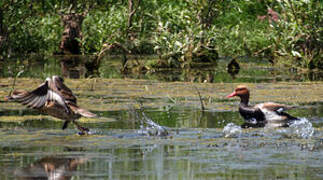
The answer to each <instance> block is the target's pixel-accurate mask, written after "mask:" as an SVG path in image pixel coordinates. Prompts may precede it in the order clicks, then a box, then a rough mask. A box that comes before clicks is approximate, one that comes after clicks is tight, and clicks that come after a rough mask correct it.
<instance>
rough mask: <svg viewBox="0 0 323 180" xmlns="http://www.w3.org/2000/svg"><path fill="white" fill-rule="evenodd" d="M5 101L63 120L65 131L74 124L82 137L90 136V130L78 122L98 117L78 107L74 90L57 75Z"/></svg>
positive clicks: (16, 92) (13, 93) (14, 92)
mask: <svg viewBox="0 0 323 180" xmlns="http://www.w3.org/2000/svg"><path fill="white" fill-rule="evenodd" d="M5 100H6V101H13V102H19V103H21V104H23V105H26V106H27V107H28V108H32V109H36V110H38V111H40V112H41V113H44V114H48V115H50V116H53V117H55V118H58V119H61V120H63V121H64V124H63V126H62V129H63V130H64V129H66V128H67V127H68V124H69V123H70V122H72V123H73V124H74V125H75V126H76V127H77V129H78V130H79V131H80V132H79V134H80V135H85V134H88V132H89V129H88V128H86V127H82V126H81V125H80V124H79V123H78V122H77V120H78V119H79V118H80V117H82V116H83V117H88V118H93V117H96V114H94V113H92V112H90V111H88V110H86V109H82V108H80V107H79V106H78V105H77V99H76V97H75V95H74V94H73V92H72V90H71V89H70V88H68V87H67V86H66V85H65V84H64V79H63V78H62V77H60V76H56V75H55V76H52V77H48V78H46V80H45V82H44V83H42V84H40V85H39V86H38V87H37V88H36V89H34V90H32V91H26V90H14V91H12V93H11V94H10V95H9V96H6V97H5Z"/></svg>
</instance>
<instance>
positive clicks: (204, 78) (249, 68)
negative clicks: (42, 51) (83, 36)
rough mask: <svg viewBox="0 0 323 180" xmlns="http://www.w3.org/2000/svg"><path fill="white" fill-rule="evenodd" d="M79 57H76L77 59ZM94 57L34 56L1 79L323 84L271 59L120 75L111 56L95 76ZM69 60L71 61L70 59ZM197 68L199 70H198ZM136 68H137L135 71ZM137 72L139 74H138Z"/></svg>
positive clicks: (3, 65) (0, 66)
mask: <svg viewBox="0 0 323 180" xmlns="http://www.w3.org/2000/svg"><path fill="white" fill-rule="evenodd" d="M75 57H76V58H75ZM93 58H94V57H93V56H72V57H68V58H66V57H65V56H49V57H47V56H31V57H20V58H13V59H9V60H6V61H3V62H1V61H0V77H13V76H14V75H15V74H16V73H17V72H19V71H22V70H23V71H24V73H22V74H21V76H20V77H33V78H42V79H45V78H46V77H48V76H52V75H61V76H64V77H68V78H82V77H95V76H99V77H101V78H136V79H138V78H139V79H150V80H159V81H170V82H172V81H191V82H213V83H216V82H253V83H259V82H279V81H299V82H303V81H322V80H323V72H322V71H301V70H297V69H293V68H284V67H273V66H272V65H271V64H270V63H268V61H267V60H263V59H250V58H240V59H239V60H238V62H239V64H240V69H239V70H238V71H236V72H233V73H231V74H229V73H228V68H227V65H228V64H229V62H230V60H231V59H230V58H227V59H220V60H219V61H218V62H217V63H204V64H203V63H201V64H196V65H194V66H193V67H192V68H190V69H186V70H180V69H163V68H161V69H157V70H153V71H148V72H137V71H131V72H128V73H120V69H121V58H120V57H107V58H105V59H103V60H102V62H101V66H100V67H99V68H98V70H97V71H94V72H96V73H94V74H93V69H92V67H89V66H91V65H89V63H88V62H91V61H92V60H93ZM66 59H67V60H66ZM138 59H142V61H146V62H147V61H152V60H154V59H156V57H150V56H143V57H130V58H129V62H133V61H137V60H138ZM194 67H195V68H194ZM134 69H136V68H134ZM134 72H135V73H134Z"/></svg>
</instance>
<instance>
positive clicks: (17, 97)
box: [7, 81, 69, 112]
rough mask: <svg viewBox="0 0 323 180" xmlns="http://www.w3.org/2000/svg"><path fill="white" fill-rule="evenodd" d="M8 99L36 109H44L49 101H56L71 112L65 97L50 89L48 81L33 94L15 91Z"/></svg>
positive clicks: (32, 92)
mask: <svg viewBox="0 0 323 180" xmlns="http://www.w3.org/2000/svg"><path fill="white" fill-rule="evenodd" d="M7 99H8V100H13V101H18V102H20V103H21V104H23V105H26V106H27V107H29V108H34V109H38V108H41V107H43V106H44V105H45V104H46V102H48V101H55V102H57V103H58V104H60V105H61V106H63V107H64V108H65V110H66V111H67V112H69V108H68V107H67V104H66V103H65V99H64V97H62V96H61V95H60V94H58V93H56V92H55V91H53V90H52V89H50V87H49V86H48V81H45V82H44V83H43V84H41V85H40V86H39V87H38V88H36V89H35V90H33V91H31V92H28V91H21V90H15V91H13V92H12V95H11V96H9V97H7Z"/></svg>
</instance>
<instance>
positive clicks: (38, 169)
mask: <svg viewBox="0 0 323 180" xmlns="http://www.w3.org/2000/svg"><path fill="white" fill-rule="evenodd" d="M85 161H86V159H83V158H64V157H54V156H49V157H44V158H42V159H40V160H38V161H35V162H33V163H31V164H30V165H29V166H28V167H24V168H19V169H17V170H15V172H14V176H15V177H16V178H18V179H53V180H69V179H71V178H72V176H73V172H74V171H76V170H77V167H78V166H79V165H80V164H83V163H84V162H85Z"/></svg>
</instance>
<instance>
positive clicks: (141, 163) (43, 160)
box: [0, 57, 323, 179]
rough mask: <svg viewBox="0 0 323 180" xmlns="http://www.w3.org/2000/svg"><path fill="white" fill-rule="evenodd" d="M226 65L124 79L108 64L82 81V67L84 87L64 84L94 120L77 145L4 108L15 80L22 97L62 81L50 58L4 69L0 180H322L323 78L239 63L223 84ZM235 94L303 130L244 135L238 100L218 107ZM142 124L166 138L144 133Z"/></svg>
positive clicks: (53, 123)
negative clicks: (288, 117)
mask: <svg viewBox="0 0 323 180" xmlns="http://www.w3.org/2000/svg"><path fill="white" fill-rule="evenodd" d="M226 64H227V61H226V60H222V61H220V62H219V63H218V64H217V65H215V66H207V67H206V68H204V69H202V70H199V71H198V70H194V69H192V70H190V71H186V72H182V71H174V70H172V71H167V70H161V71H159V72H150V73H146V74H135V73H133V74H131V73H129V74H127V75H124V74H121V73H119V65H118V61H112V60H109V59H106V60H105V61H103V62H102V64H101V66H100V69H99V75H100V77H97V78H93V77H89V78H85V77H84V71H85V70H82V67H81V68H79V69H76V70H77V71H76V70H75V69H74V75H73V73H72V75H71V73H70V71H68V72H69V74H68V75H69V76H73V77H75V72H76V73H77V75H76V77H81V78H80V79H71V78H66V79H65V83H66V84H67V86H68V87H70V88H71V89H72V90H73V92H74V94H75V95H76V96H77V98H78V105H79V106H81V107H83V108H86V109H89V110H90V111H92V112H94V113H96V114H97V115H98V117H97V118H93V119H90V118H81V119H80V120H79V121H80V122H81V124H82V125H83V126H86V127H88V128H90V132H91V135H86V136H79V135H78V134H77V130H76V129H74V127H73V126H70V127H69V128H67V129H66V130H62V129H61V127H62V125H63V122H62V121H61V120H58V119H55V118H52V117H50V116H47V115H44V114H39V113H38V112H37V111H35V110H30V109H26V108H25V107H24V106H22V105H19V104H17V103H12V102H10V103H9V102H4V101H3V97H4V96H6V95H8V93H9V92H10V90H11V88H12V87H11V86H12V82H13V78H12V77H13V76H14V75H15V74H16V72H18V71H21V70H24V72H23V73H22V74H21V75H20V77H19V78H17V80H16V84H15V88H16V89H27V90H32V89H33V88H36V87H37V86H38V85H39V84H40V83H42V82H43V81H44V79H45V78H46V77H47V76H51V75H55V74H58V75H62V74H64V73H66V71H63V70H62V67H61V66H62V64H61V63H60V62H59V60H57V58H55V57H51V58H50V59H49V60H46V61H43V62H42V61H40V60H21V61H19V62H18V63H17V62H15V63H11V62H6V63H3V64H2V66H1V67H2V72H1V73H2V74H0V75H1V77H2V78H1V79H0V87H1V88H0V96H1V101H0V179H247V178H248V179H323V93H322V89H323V83H322V77H321V75H322V72H314V73H312V72H306V73H303V72H299V71H296V70H293V69H285V68H273V67H272V66H271V65H270V64H267V63H266V62H263V61H256V62H255V61H252V62H248V61H247V60H246V61H241V64H240V66H241V69H240V71H239V72H238V73H236V74H235V75H232V74H231V75H230V74H228V73H227V71H226ZM65 75H66V74H65ZM238 84H245V85H247V86H248V87H249V88H250V89H251V100H250V101H251V103H252V104H255V103H260V102H265V101H274V102H278V103H284V104H289V105H293V106H296V108H294V109H292V110H289V111H288V112H289V113H290V114H292V115H293V116H297V117H300V118H301V121H300V122H298V123H297V124H293V125H292V126H291V127H290V128H258V129H241V128H240V127H239V125H241V124H242V122H243V120H242V118H241V117H240V115H239V113H238V111H237V110H238V104H239V100H238V99H227V98H225V96H226V95H228V94H229V93H231V92H232V91H233V90H234V88H235V87H236V86H237V85H238ZM198 93H200V95H201V99H202V102H203V104H204V106H205V110H204V111H202V110H201V101H200V98H199V95H198ZM139 109H140V111H139ZM143 115H145V116H143ZM145 118H149V119H151V120H152V121H154V122H155V123H157V124H159V125H161V126H163V127H165V128H166V129H167V131H168V135H166V136H158V135H154V133H147V131H149V130H150V129H148V130H147V128H146V129H145V126H146V125H145V124H143V121H144V120H145Z"/></svg>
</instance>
